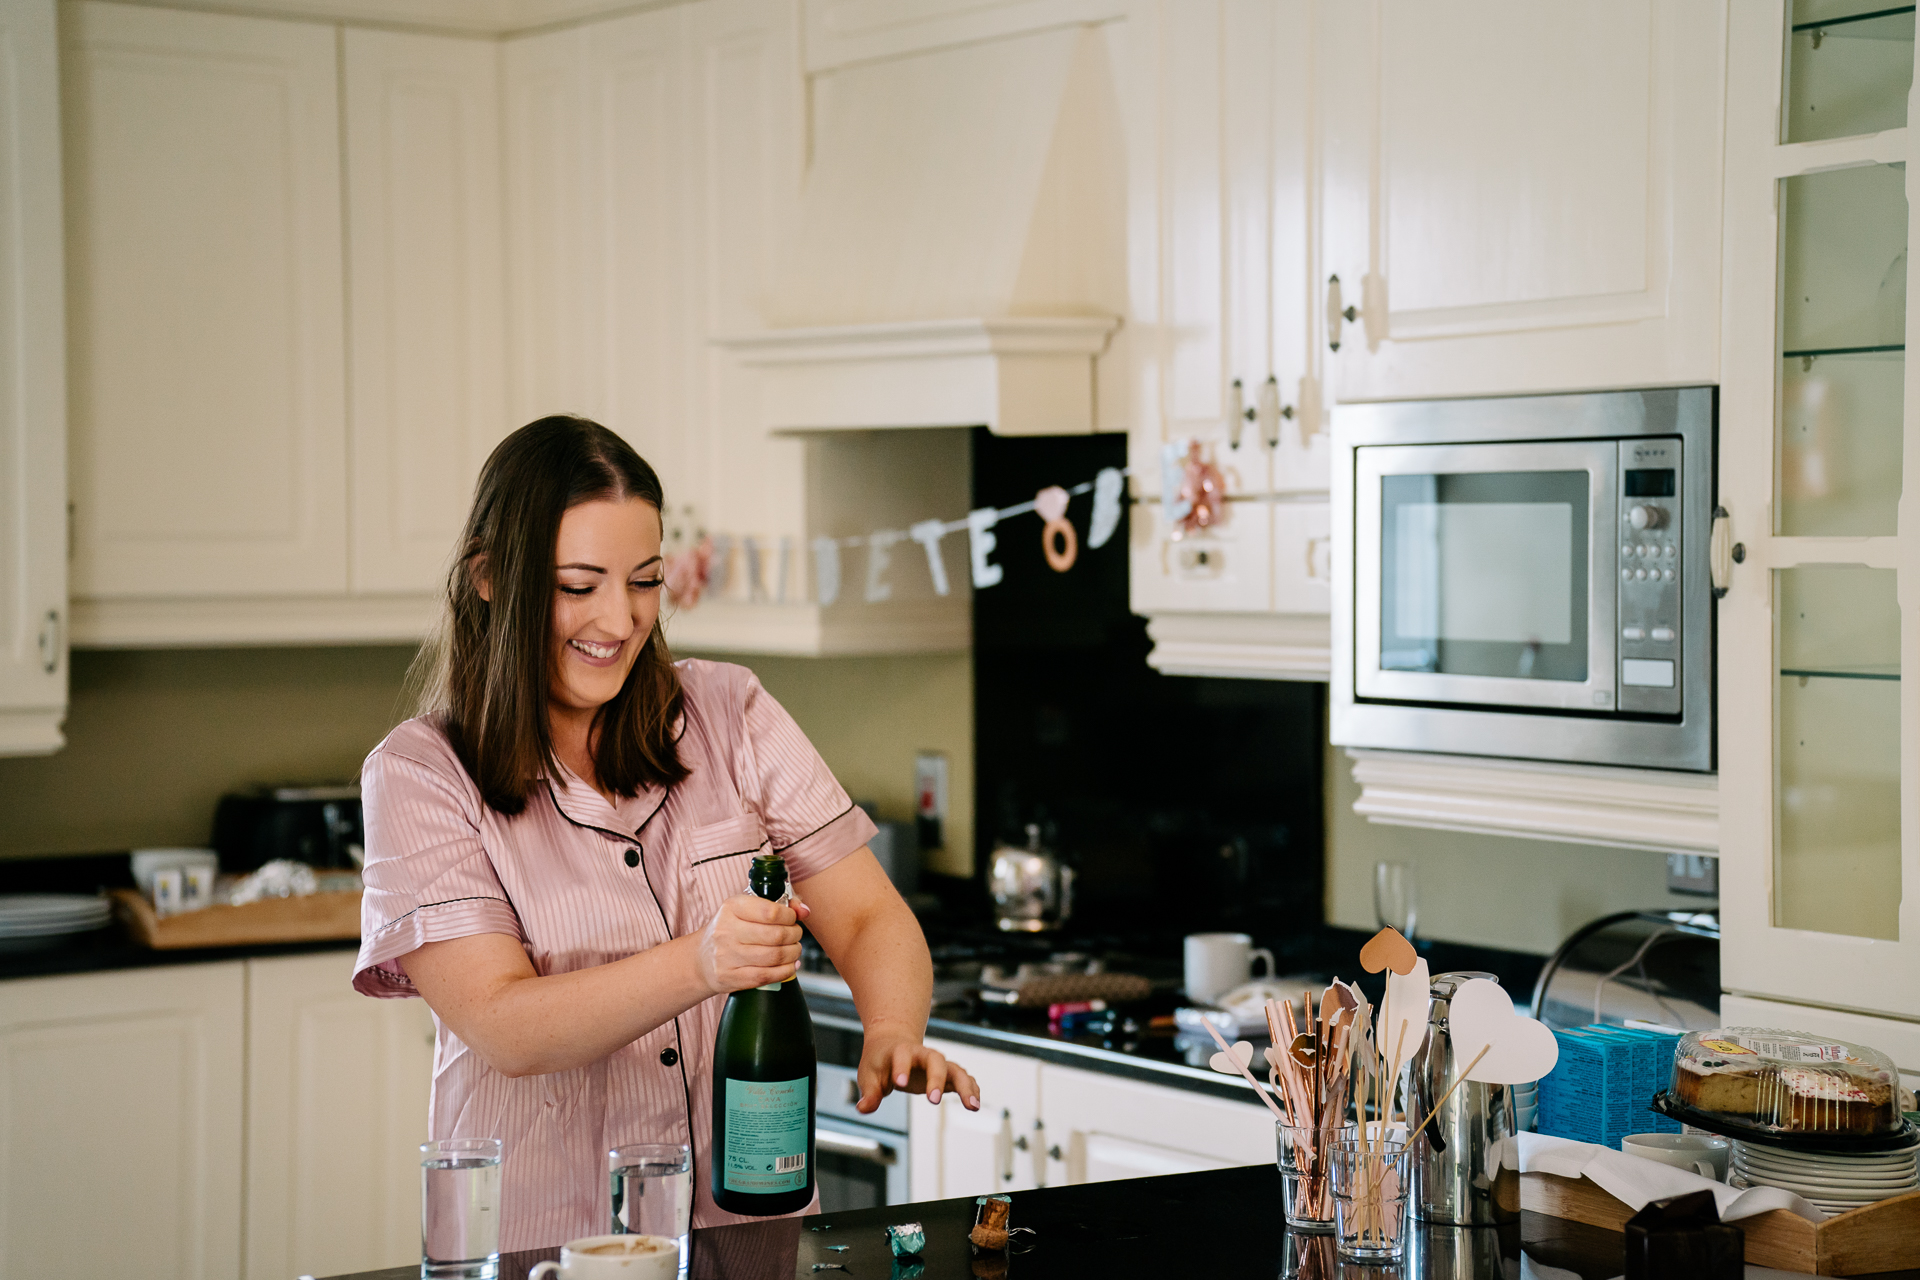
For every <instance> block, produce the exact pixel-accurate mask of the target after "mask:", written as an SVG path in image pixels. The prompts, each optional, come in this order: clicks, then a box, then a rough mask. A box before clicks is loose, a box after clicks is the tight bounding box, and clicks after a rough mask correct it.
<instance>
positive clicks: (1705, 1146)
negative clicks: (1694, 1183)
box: [1620, 1133, 1733, 1182]
mask: <svg viewBox="0 0 1920 1280" xmlns="http://www.w3.org/2000/svg"><path fill="white" fill-rule="evenodd" d="M1620 1149H1621V1150H1622V1151H1624V1152H1626V1153H1627V1154H1628V1155H1630V1156H1639V1157H1640V1158H1641V1159H1642V1160H1655V1161H1658V1162H1659V1163H1661V1164H1670V1165H1672V1166H1673V1167H1674V1168H1676V1169H1685V1170H1687V1171H1688V1172H1689V1173H1697V1174H1699V1175H1700V1176H1701V1177H1703V1178H1712V1179H1713V1180H1714V1181H1715V1182H1725V1181H1726V1180H1727V1156H1728V1154H1729V1153H1730V1152H1731V1151H1732V1149H1733V1144H1732V1143H1730V1142H1728V1141H1727V1140H1726V1139H1725V1138H1710V1137H1707V1136H1706V1135H1705V1134H1699V1133H1630V1134H1628V1135H1627V1136H1626V1137H1624V1138H1622V1139H1620Z"/></svg>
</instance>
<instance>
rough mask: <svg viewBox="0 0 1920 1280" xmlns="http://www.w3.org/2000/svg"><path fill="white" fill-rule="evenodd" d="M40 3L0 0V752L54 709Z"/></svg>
mask: <svg viewBox="0 0 1920 1280" xmlns="http://www.w3.org/2000/svg"><path fill="white" fill-rule="evenodd" d="M57 55H58V41H57V36H56V34H55V29H54V4H53V0H4V3H0V511H5V512H6V513H7V515H6V525H7V528H6V533H5V534H4V536H0V544H4V545H5V546H6V547H7V553H6V555H5V556H4V557H0V755H13V754H25V753H34V752H42V751H52V750H55V749H56V748H58V747H60V746H61V745H62V744H63V743H64V742H65V739H64V738H62V737H61V734H60V724H61V721H63V720H64V719H65V718H66V706H67V642H66V621H67V513H66V492H67V471H66V464H67V425H66V424H67V383H66V315H65V310H64V302H63V298H64V292H65V288H64V282H63V281H62V279H61V263H62V250H61V227H60V123H59V121H60V115H59V112H60V100H59V86H58V82H57V76H56V63H55V58H56V57H57Z"/></svg>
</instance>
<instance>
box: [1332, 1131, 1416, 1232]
mask: <svg viewBox="0 0 1920 1280" xmlns="http://www.w3.org/2000/svg"><path fill="white" fill-rule="evenodd" d="M1328 1163H1329V1164H1330V1165H1331V1166H1332V1168H1331V1173H1332V1182H1333V1210H1334V1220H1335V1235H1336V1244H1337V1247H1338V1249H1339V1251H1340V1256H1341V1257H1343V1258H1349V1259H1351V1260H1353V1261H1355V1262H1390V1261H1393V1260H1395V1259H1397V1258H1399V1257H1400V1255H1401V1253H1402V1252H1403V1251H1404V1250H1405V1249H1406V1247H1407V1226H1408V1219H1407V1144H1406V1143H1404V1142H1395V1141H1393V1140H1392V1139H1389V1138H1371V1139H1369V1140H1366V1141H1355V1140H1353V1139H1347V1140H1344V1141H1340V1142H1336V1143H1334V1144H1333V1145H1332V1147H1331V1148H1330V1149H1329V1151H1328Z"/></svg>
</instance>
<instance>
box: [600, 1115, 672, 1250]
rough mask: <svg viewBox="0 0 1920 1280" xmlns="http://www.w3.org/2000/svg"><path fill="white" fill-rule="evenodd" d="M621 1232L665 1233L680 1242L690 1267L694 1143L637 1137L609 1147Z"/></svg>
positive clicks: (616, 1216) (610, 1174)
mask: <svg viewBox="0 0 1920 1280" xmlns="http://www.w3.org/2000/svg"><path fill="white" fill-rule="evenodd" d="M607 1185H608V1190H609V1191H610V1192H611V1195H612V1199H613V1226H612V1227H611V1228H610V1230H612V1231H613V1232H614V1233H615V1234H617V1235H619V1234H624V1235H636V1236H665V1237H666V1238H667V1239H669V1240H675V1241H678V1242H679V1245H680V1270H681V1271H682V1272H685V1271H686V1269H687V1229H688V1227H689V1226H690V1224H691V1222H692V1219H693V1149H692V1148H691V1147H689V1146H687V1144H686V1143H684V1142H636V1143H632V1144H630V1145H628V1146H624V1147H615V1148H613V1149H612V1150H611V1151H609V1152H607Z"/></svg>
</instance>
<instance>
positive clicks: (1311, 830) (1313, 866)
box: [973, 431, 1326, 938]
mask: <svg viewBox="0 0 1920 1280" xmlns="http://www.w3.org/2000/svg"><path fill="white" fill-rule="evenodd" d="M1125 465H1126V440H1125V438H1124V437H1122V436H1117V435H1113V436H1092V437H1064V438H1063V437H1047V438H1038V439H1003V438H1000V437H996V436H992V435H989V434H988V433H987V432H985V431H980V432H977V433H976V435H975V439H974V442H973V505H974V506H975V507H985V506H993V507H1007V506H1012V505H1014V504H1015V503H1019V502H1025V501H1027V500H1029V499H1031V498H1032V497H1033V495H1034V493H1035V491H1036V490H1038V489H1040V488H1041V487H1042V486H1044V485H1049V484H1062V485H1073V484H1076V483H1079V482H1081V481H1085V480H1090V479H1092V478H1093V475H1094V473H1095V472H1096V471H1098V470H1099V469H1100V468H1101V467H1122V466H1125ZM1091 513H1092V498H1091V496H1090V495H1082V496H1077V497H1075V498H1074V499H1073V503H1072V505H1071V506H1070V507H1069V508H1068V511H1067V516H1068V519H1070V520H1071V521H1072V522H1073V525H1074V529H1075V531H1076V533H1077V534H1078V535H1079V543H1080V553H1079V559H1078V561H1077V562H1076V563H1075V565H1074V566H1073V568H1072V569H1071V570H1070V571H1068V572H1066V573H1056V572H1054V571H1053V569H1052V568H1051V567H1050V566H1049V565H1048V564H1047V561H1046V558H1045V555H1044V553H1043V552H1042V550H1041V540H1040V530H1041V526H1040V522H1039V521H1038V520H1036V519H1033V518H1031V517H1019V518H1016V519H1012V520H1009V521H1007V522H1006V523H1003V524H1002V525H1000V526H999V527H998V528H997V529H996V530H995V533H996V535H997V538H998V542H999V545H998V546H997V547H996V548H995V550H994V556H993V559H994V561H995V563H997V564H999V565H1001V566H1002V567H1003V569H1004V577H1003V579H1002V581H1001V582H1000V583H999V584H998V585H996V586H993V587H989V588H987V589H985V590H977V591H975V592H974V595H973V643H974V647H973V672H974V769H975V774H974V777H975V796H976V802H975V803H976V808H977V814H976V823H975V832H976V837H975V841H976V849H975V856H974V865H975V867H976V868H977V870H976V873H975V882H976V889H977V894H978V896H977V897H976V901H981V900H983V899H984V893H985V874H986V866H987V861H988V856H989V854H990V853H991V852H992V850H993V847H994V845H995V844H996V843H998V842H999V841H1001V840H1020V839H1022V838H1023V837H1022V831H1023V828H1024V827H1025V825H1026V824H1027V823H1029V822H1039V823H1041V824H1042V826H1043V827H1044V828H1045V829H1046V833H1047V839H1048V843H1049V844H1050V845H1051V846H1052V847H1053V848H1055V849H1057V850H1058V851H1059V852H1060V853H1061V854H1062V855H1063V856H1064V857H1065V858H1066V859H1067V860H1068V861H1069V862H1070V863H1071V864H1073V865H1074V867H1075V868H1076V870H1077V871H1078V873H1079V881H1078V883H1077V885H1076V889H1075V894H1076V899H1077V901H1076V909H1075V919H1074V921H1073V924H1074V932H1076V933H1078V932H1082V931H1104V932H1112V933H1124V934H1128V935H1133V936H1139V935H1142V934H1151V935H1156V936H1165V937H1169V938H1175V937H1178V936H1179V935H1181V934H1184V933H1189V932H1194V931H1199V930H1206V929H1227V928H1233V929H1241V930H1245V931H1248V932H1251V933H1254V934H1256V935H1263V934H1271V933H1273V932H1276V931H1281V930H1288V931H1290V930H1292V929H1305V928H1307V927H1310V926H1312V925H1316V924H1318V923H1319V922H1320V920H1321V915H1322V900H1323V895H1322V883H1323V866H1324V857H1323V839H1322V799H1321V751H1322V743H1323V741H1324V734H1325V728H1324V714H1325V694H1326V687H1325V686H1324V685H1321V684H1308V683H1301V682H1296V681H1273V680H1232V679H1210V678H1202V677H1193V676H1163V675H1161V674H1160V673H1159V672H1157V671H1155V670H1154V669H1153V668H1151V667H1149V666H1148V665H1147V661H1146V659H1147V653H1148V651H1149V650H1150V649H1151V648H1152V644H1151V642H1150V641H1149V640H1148V639H1147V631H1146V620H1145V619H1144V618H1141V617H1138V616H1136V615H1135V614H1133V613H1132V612H1130V611H1129V609H1128V607H1127V546H1128V538H1129V533H1128V524H1127V522H1126V521H1125V520H1123V521H1122V523H1121V525H1120V528H1119V530H1118V531H1116V532H1115V533H1114V535H1113V537H1112V539H1111V540H1110V541H1109V542H1108V543H1107V544H1106V545H1105V546H1103V547H1100V548H1098V549H1093V548H1090V547H1089V546H1088V545H1087V526H1088V523H1089V517H1090V516H1091Z"/></svg>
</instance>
